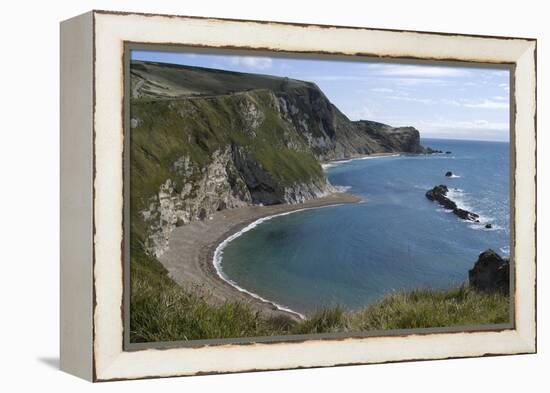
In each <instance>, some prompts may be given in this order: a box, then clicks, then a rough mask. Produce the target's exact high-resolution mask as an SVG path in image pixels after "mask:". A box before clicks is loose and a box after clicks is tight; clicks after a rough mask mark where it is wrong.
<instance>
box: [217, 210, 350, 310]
mask: <svg viewBox="0 0 550 393" xmlns="http://www.w3.org/2000/svg"><path fill="white" fill-rule="evenodd" d="M340 205H342V204H341V203H335V204H333V205H326V206H319V207H306V208H303V209H297V210H292V211H289V212H284V213H279V214H273V215H271V216H266V217H262V218H259V219H257V220H256V221H254V222H253V223H251V224H248V225H247V226H246V227H244V228H243V229H241V230H240V231H238V232H236V233H234V234H233V235H231V236H229V237H228V238H226V239H225V240H224V241H223V242H221V243H220V244H218V246H217V247H216V250H215V251H214V257H213V258H212V264H213V265H214V269H215V270H216V273H217V274H218V277H220V278H221V279H222V280H224V281H225V282H227V283H228V284H229V285H231V286H232V287H233V288H235V289H237V290H238V291H239V292H243V293H246V294H247V295H249V296H252V297H253V298H255V299H258V300H260V301H262V302H264V303H268V304H271V305H273V306H275V307H276V308H277V309H278V310H282V311H286V312H289V313H292V314H295V315H297V316H298V317H300V318H301V319H305V316H304V315H303V314H300V313H299V312H297V311H294V310H292V309H291V308H289V307H287V306H284V305H282V304H279V303H276V302H274V301H271V300H268V299H266V298H264V297H262V296H260V295H258V294H256V293H254V292H250V291H249V290H247V289H245V288H243V287H241V286H239V284H237V283H236V282H235V281H233V280H232V279H230V278H229V277H227V275H226V274H225V273H224V272H223V269H222V261H223V250H224V248H225V247H227V245H228V244H229V243H231V242H232V241H233V240H235V239H236V238H238V237H240V236H242V235H243V234H245V233H246V232H248V231H251V230H252V229H254V228H256V227H257V226H258V225H260V224H261V223H264V222H266V221H269V220H271V219H273V218H275V217H281V216H287V215H289V214H294V213H298V212H302V211H306V210H313V209H322V208H325V207H334V206H340Z"/></svg>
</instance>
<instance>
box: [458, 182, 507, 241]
mask: <svg viewBox="0 0 550 393" xmlns="http://www.w3.org/2000/svg"><path fill="white" fill-rule="evenodd" d="M447 197H448V198H449V199H451V200H453V201H454V202H455V203H456V205H457V206H458V207H459V208H460V209H464V210H468V211H471V212H474V213H476V214H477V215H478V216H479V217H478V218H477V219H478V220H479V222H472V221H469V220H463V221H466V222H468V223H469V225H468V226H469V227H470V228H472V229H475V230H482V231H499V230H503V229H504V228H503V227H501V226H499V225H496V224H493V221H494V217H490V216H486V215H484V214H483V213H480V212H479V211H476V209H474V208H472V207H471V206H470V205H469V204H468V202H467V199H468V196H467V194H466V192H464V190H463V189H461V188H449V191H448V192H447ZM486 224H491V225H492V228H485V225H486Z"/></svg>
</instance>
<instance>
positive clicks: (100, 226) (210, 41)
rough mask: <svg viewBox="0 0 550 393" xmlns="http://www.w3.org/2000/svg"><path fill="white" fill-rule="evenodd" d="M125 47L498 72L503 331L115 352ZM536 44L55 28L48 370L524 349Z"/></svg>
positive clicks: (173, 27) (109, 15) (238, 367)
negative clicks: (54, 217) (52, 345)
mask: <svg viewBox="0 0 550 393" xmlns="http://www.w3.org/2000/svg"><path fill="white" fill-rule="evenodd" d="M129 43H130V44H131V43H134V44H135V43H139V44H150V45H168V46H175V47H178V46H181V47H208V48H212V49H235V50H256V51H267V52H271V51H273V52H288V53H295V54H297V55H300V54H301V55H308V54H324V55H338V56H365V57H377V58H381V59H389V60H399V59H402V60H420V61H424V60H429V61H434V62H437V61H445V62H466V63H468V62H475V63H490V64H506V65H509V66H510V67H511V68H512V69H513V73H512V83H511V91H512V97H513V103H514V105H512V108H513V110H512V116H511V121H512V129H513V130H514V131H513V132H512V139H511V148H512V152H513V160H512V161H513V165H512V168H511V169H512V170H513V171H512V174H511V175H512V177H513V181H512V182H511V184H512V187H513V190H512V194H511V195H512V196H513V201H512V204H513V205H512V206H513V209H512V210H513V212H514V213H512V227H513V231H512V232H511V233H512V244H513V245H514V247H513V248H512V254H513V255H511V256H512V259H513V261H514V264H513V271H514V274H513V283H514V291H513V296H514V302H513V303H514V312H513V318H514V320H513V324H512V325H511V326H510V327H508V328H505V329H498V330H479V331H476V330H471V331H462V332H460V331H458V332H457V331H453V332H414V331H412V332H404V333H403V334H392V335H382V336H380V335H374V336H365V337H339V338H337V339H326V338H311V337H308V338H306V339H304V340H300V341H282V342H269V343H261V342H256V343H249V344H247V345H242V344H239V343H226V344H223V345H201V346H194V347H169V348H141V349H136V348H132V349H128V348H126V347H125V345H124V330H125V328H124V314H125V312H124V311H125V308H124V285H125V284H124V283H125V276H124V232H123V228H124V214H123V212H124V208H123V205H124V204H123V201H124V187H123V184H124V169H123V166H124V165H123V162H124V157H123V155H124V121H125V120H124V99H125V97H124V91H125V88H124V64H125V45H126V44H129ZM535 239H536V40H534V39H526V38H509V37H485V36H470V35H459V34H456V35H454V34H441V33H428V32H414V31H397V30H396V31H393V30H380V29H369V28H357V27H339V26H319V25H299V24H285V23H274V22H260V21H241V20H222V19H214V18H197V17H185V16H171V15H148V14H134V13H117V12H105V11H91V12H89V13H86V14H84V15H81V16H78V17H75V18H72V19H70V20H67V21H65V22H62V24H61V295H60V297H61V321H60V322H61V332H60V336H61V348H60V351H61V368H62V369H63V370H65V371H67V372H69V373H72V374H74V375H77V376H79V377H82V378H85V379H87V380H90V381H108V380H120V379H136V378H150V377H168V376H184V375H198V374H211V373H231V372H243V371H252V370H277V369H290V368H303V367H328V366H336V365H346V364H368V363H383V362H396V361H411V360H426V359H444V358H461V357H473V356H488V355H505V354H521V353H533V352H536V244H535Z"/></svg>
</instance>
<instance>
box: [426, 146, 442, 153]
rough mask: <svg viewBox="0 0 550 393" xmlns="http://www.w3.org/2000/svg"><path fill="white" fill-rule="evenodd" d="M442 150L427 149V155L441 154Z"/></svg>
mask: <svg viewBox="0 0 550 393" xmlns="http://www.w3.org/2000/svg"><path fill="white" fill-rule="evenodd" d="M441 153H443V151H442V150H437V149H432V148H431V147H426V154H441Z"/></svg>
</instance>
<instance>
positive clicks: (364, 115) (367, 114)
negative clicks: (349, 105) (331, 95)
mask: <svg viewBox="0 0 550 393" xmlns="http://www.w3.org/2000/svg"><path fill="white" fill-rule="evenodd" d="M347 115H348V117H349V118H350V119H351V120H371V119H373V118H374V117H375V114H374V112H373V111H372V110H371V109H370V108H369V107H368V106H366V105H363V106H362V107H361V108H359V109H357V110H354V111H351V112H349V113H348V114H347Z"/></svg>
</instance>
